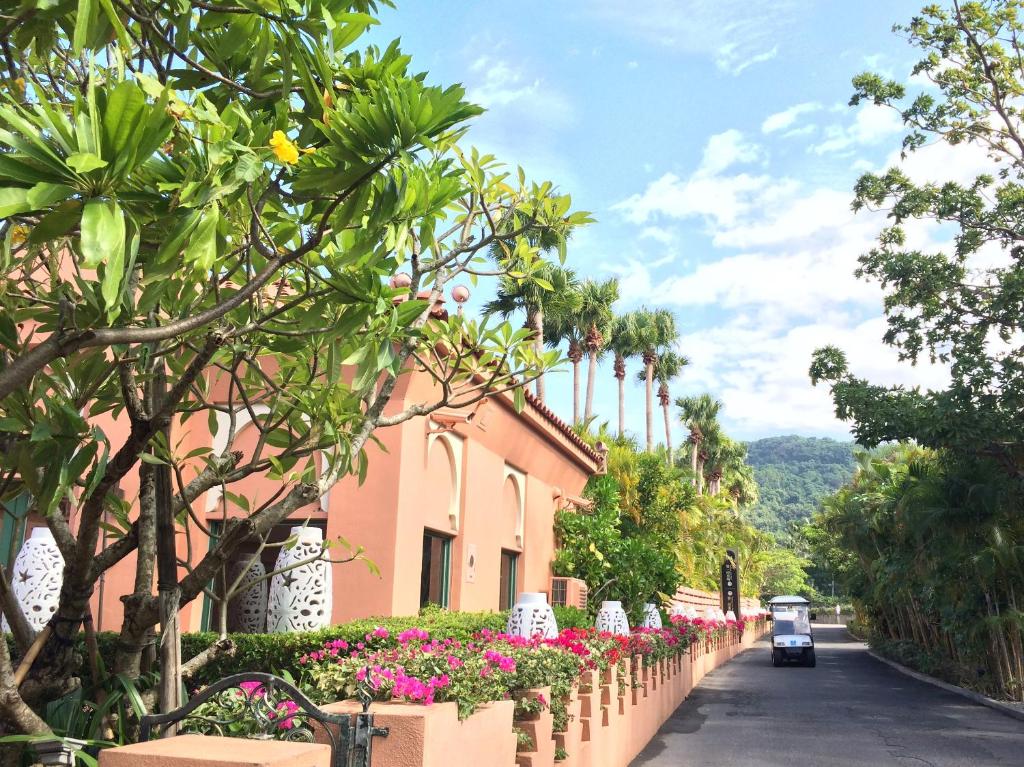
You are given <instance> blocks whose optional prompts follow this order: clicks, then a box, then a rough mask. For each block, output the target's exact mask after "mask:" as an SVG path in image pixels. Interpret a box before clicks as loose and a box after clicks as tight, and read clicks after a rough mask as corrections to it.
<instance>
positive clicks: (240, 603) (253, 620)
mask: <svg viewBox="0 0 1024 767" xmlns="http://www.w3.org/2000/svg"><path fill="white" fill-rule="evenodd" d="M238 575H239V573H238V570H237V569H236V570H235V572H234V573H233V575H232V582H234V579H236V578H238ZM266 575H267V568H265V567H264V566H263V563H262V562H260V560H258V559H257V560H256V561H254V562H253V563H252V564H250V565H249V566H248V568H246V571H245V575H243V576H242V580H241V582H240V583H239V584H238V591H237V592H236V593H235V597H234V599H232V600H231V604H230V605H228V629H229V630H230V631H238V632H241V633H243V634H259V633H261V632H262V631H263V630H264V629H265V628H266V625H267V579H266Z"/></svg>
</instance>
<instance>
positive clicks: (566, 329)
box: [544, 289, 586, 424]
mask: <svg viewBox="0 0 1024 767" xmlns="http://www.w3.org/2000/svg"><path fill="white" fill-rule="evenodd" d="M574 292H577V293H578V292H579V291H578V289H576V290H575V291H574ZM566 304H567V305H566V306H564V307H562V308H565V309H568V311H555V312H550V311H549V312H548V313H547V314H546V315H545V317H544V340H545V342H547V344H548V346H552V347H557V346H559V345H560V344H561V343H562V342H563V341H564V342H565V343H567V344H568V345H569V352H568V354H567V355H566V356H567V357H568V358H569V362H571V363H572V422H573V423H574V424H577V423H579V422H580V363H581V362H582V361H583V345H584V343H585V342H586V338H585V337H586V332H585V331H583V330H581V328H580V325H579V323H578V322H577V319H578V317H579V314H578V312H577V311H575V309H576V308H577V305H576V304H571V305H570V304H569V302H566Z"/></svg>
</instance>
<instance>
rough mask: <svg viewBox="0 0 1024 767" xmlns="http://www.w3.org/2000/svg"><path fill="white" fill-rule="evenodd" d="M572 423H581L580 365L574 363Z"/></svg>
mask: <svg viewBox="0 0 1024 767" xmlns="http://www.w3.org/2000/svg"><path fill="white" fill-rule="evenodd" d="M572 422H573V423H574V424H575V423H579V422H580V363H579V362H576V361H575V360H574V361H573V363H572Z"/></svg>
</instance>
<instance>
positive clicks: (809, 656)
mask: <svg viewBox="0 0 1024 767" xmlns="http://www.w3.org/2000/svg"><path fill="white" fill-rule="evenodd" d="M817 664H818V659H817V658H815V657H814V648H813V647H812V648H811V649H810V650H808V651H807V652H805V653H804V665H806V666H808V667H809V668H814V667H815V666H816V665H817Z"/></svg>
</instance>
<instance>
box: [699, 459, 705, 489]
mask: <svg viewBox="0 0 1024 767" xmlns="http://www.w3.org/2000/svg"><path fill="white" fill-rule="evenodd" d="M697 495H704V462H703V461H701V460H700V459H699V458H698V459H697Z"/></svg>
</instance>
